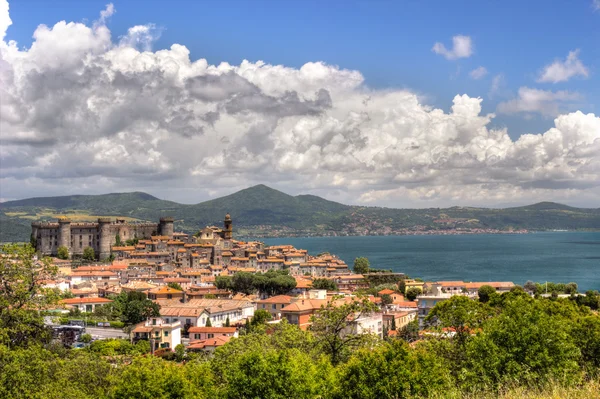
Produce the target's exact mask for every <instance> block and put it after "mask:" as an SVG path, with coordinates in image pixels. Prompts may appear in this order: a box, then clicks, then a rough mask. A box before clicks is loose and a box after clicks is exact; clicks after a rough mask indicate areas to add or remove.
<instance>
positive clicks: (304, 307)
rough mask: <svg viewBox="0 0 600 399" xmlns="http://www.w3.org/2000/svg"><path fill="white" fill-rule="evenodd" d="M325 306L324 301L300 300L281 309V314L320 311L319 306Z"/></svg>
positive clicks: (325, 302) (325, 301)
mask: <svg viewBox="0 0 600 399" xmlns="http://www.w3.org/2000/svg"><path fill="white" fill-rule="evenodd" d="M325 305H327V300H325V299H301V300H297V301H296V302H292V303H290V304H289V305H287V306H284V307H283V309H281V311H282V312H305V311H310V310H317V309H320V308H321V306H325Z"/></svg>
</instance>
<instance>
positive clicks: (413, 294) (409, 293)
mask: <svg viewBox="0 0 600 399" xmlns="http://www.w3.org/2000/svg"><path fill="white" fill-rule="evenodd" d="M419 295H421V289H420V288H417V287H410V288H409V289H407V290H406V293H405V295H404V296H405V297H406V299H408V300H409V301H414V300H415V299H417V297H418V296H419Z"/></svg>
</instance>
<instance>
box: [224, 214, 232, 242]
mask: <svg viewBox="0 0 600 399" xmlns="http://www.w3.org/2000/svg"><path fill="white" fill-rule="evenodd" d="M223 224H224V227H225V228H224V229H223V232H224V233H225V234H224V235H223V238H225V239H226V240H231V239H232V238H233V222H232V221H231V215H230V214H227V215H225V220H224V221H223Z"/></svg>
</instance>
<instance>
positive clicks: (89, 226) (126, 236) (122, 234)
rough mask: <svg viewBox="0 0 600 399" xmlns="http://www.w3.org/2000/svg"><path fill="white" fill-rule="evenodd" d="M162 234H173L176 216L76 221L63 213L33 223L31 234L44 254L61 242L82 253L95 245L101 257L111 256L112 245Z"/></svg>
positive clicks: (170, 236)
mask: <svg viewBox="0 0 600 399" xmlns="http://www.w3.org/2000/svg"><path fill="white" fill-rule="evenodd" d="M156 235H161V236H168V237H169V238H172V237H173V218H172V217H163V218H160V222H159V223H127V222H125V220H121V219H116V220H113V219H111V218H98V222H85V223H74V222H71V220H70V219H68V218H66V217H63V218H59V219H58V221H57V222H50V223H48V222H34V223H31V237H32V239H33V241H34V242H35V248H36V250H37V251H38V252H40V253H41V254H42V255H53V256H56V255H57V251H58V248H59V247H61V246H64V247H66V248H67V249H68V250H69V255H70V256H72V255H82V254H83V251H84V249H85V248H87V247H91V248H93V249H94V253H95V254H96V256H97V257H98V258H99V259H105V258H108V257H109V256H110V254H111V247H112V246H113V245H115V244H116V243H117V236H118V237H119V239H120V240H121V241H122V242H125V241H127V240H130V239H136V238H137V239H149V238H151V237H152V236H156Z"/></svg>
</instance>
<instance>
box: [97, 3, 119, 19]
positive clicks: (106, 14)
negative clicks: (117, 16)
mask: <svg viewBox="0 0 600 399" xmlns="http://www.w3.org/2000/svg"><path fill="white" fill-rule="evenodd" d="M116 12H117V10H116V9H115V6H114V5H113V3H108V4H107V5H106V8H105V9H104V10H102V11H100V20H99V21H98V22H99V23H100V24H105V23H106V20H107V19H109V18H110V17H112V15H113V14H114V13H116Z"/></svg>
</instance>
